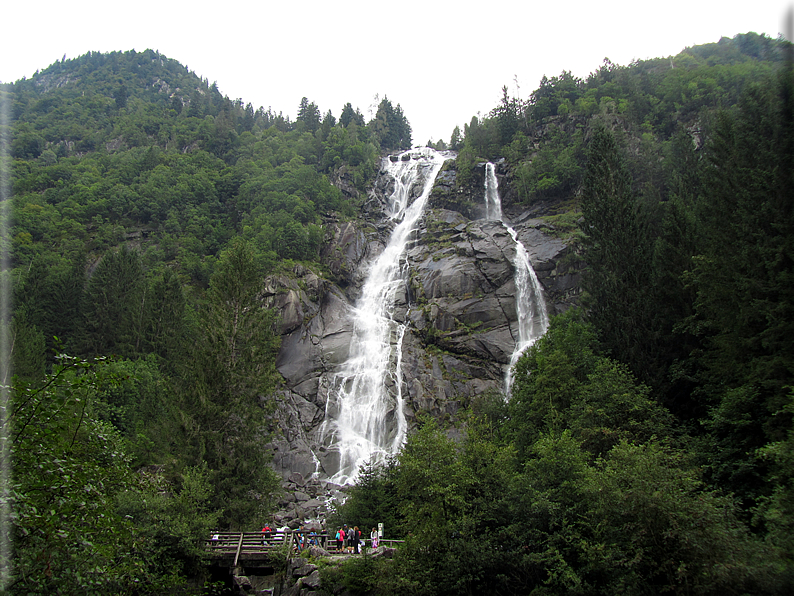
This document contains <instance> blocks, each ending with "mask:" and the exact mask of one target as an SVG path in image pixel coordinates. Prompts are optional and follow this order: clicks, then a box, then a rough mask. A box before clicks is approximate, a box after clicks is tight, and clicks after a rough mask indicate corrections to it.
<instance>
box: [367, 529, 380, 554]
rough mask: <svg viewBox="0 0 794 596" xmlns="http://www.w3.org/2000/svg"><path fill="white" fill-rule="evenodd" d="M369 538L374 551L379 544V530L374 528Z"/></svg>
mask: <svg viewBox="0 0 794 596" xmlns="http://www.w3.org/2000/svg"><path fill="white" fill-rule="evenodd" d="M369 538H370V540H371V541H372V550H375V549H376V548H378V542H379V540H378V539H379V536H378V528H372V532H370V534H369Z"/></svg>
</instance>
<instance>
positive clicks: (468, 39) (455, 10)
mask: <svg viewBox="0 0 794 596" xmlns="http://www.w3.org/2000/svg"><path fill="white" fill-rule="evenodd" d="M790 5H791V0H741V1H736V0H670V1H666V2H656V3H643V2H641V1H640V0H631V1H627V0H620V1H619V2H609V1H601V2H599V1H596V0H587V1H582V0H568V1H565V0H563V1H561V2H552V1H551V0H547V1H546V2H543V3H540V2H532V1H530V0H501V1H499V2H493V3H489V4H488V5H487V7H486V4H485V3H475V2H467V1H466V0H455V1H454V2H453V1H450V0H391V1H390V2H384V1H382V0H366V1H364V0H337V1H329V0H325V1H318V0H298V1H296V2H287V1H285V0H280V1H278V2H272V1H269V0H261V1H259V2H249V1H247V0H242V1H238V2H228V1H227V2H211V3H200V2H195V1H194V2H185V1H181V2H173V1H172V0H160V1H152V0H137V1H134V2H125V3H112V2H108V1H107V0H101V1H99V0H86V1H80V0H76V1H73V2H66V1H64V0H58V1H57V2H56V1H54V0H37V1H35V2H23V1H21V0H17V1H15V2H13V3H12V2H8V3H5V7H4V8H2V9H0V15H2V23H3V27H2V34H1V35H0V56H2V60H0V81H4V82H11V81H16V80H18V79H20V78H22V77H30V76H31V75H33V74H34V73H35V72H36V70H37V69H43V68H46V67H47V66H49V65H50V64H52V63H53V62H55V61H56V60H60V59H61V57H62V56H63V55H64V54H65V55H66V57H67V58H75V57H77V56H80V55H82V54H85V53H86V52H88V51H102V52H108V51H113V50H120V51H126V50H130V49H135V50H138V51H142V50H145V49H147V48H151V49H154V50H159V51H160V52H161V53H163V54H165V55H166V56H168V57H169V58H175V59H176V60H178V61H179V62H181V63H182V64H184V65H185V66H187V67H189V68H190V69H191V70H193V71H195V72H196V73H197V74H198V75H200V76H202V77H205V78H207V79H209V81H210V82H212V81H216V82H217V83H218V87H219V89H220V90H221V92H222V93H223V94H225V95H228V96H229V97H231V98H232V99H234V98H238V97H239V98H241V99H242V100H243V102H244V103H248V102H251V103H252V104H253V105H254V107H255V108H256V107H259V106H260V105H261V106H264V107H265V108H267V107H272V108H273V109H274V110H275V111H276V112H279V111H280V112H283V113H284V114H285V115H289V116H290V117H292V118H294V116H295V114H296V111H297V107H298V104H299V103H300V99H301V97H303V96H306V97H308V98H309V100H311V101H313V102H315V103H316V104H317V105H318V106H319V107H320V110H321V111H322V112H323V113H325V112H326V111H327V110H329V109H330V110H331V111H332V112H333V114H334V115H335V116H337V117H338V116H339V113H340V112H341V109H342V106H343V105H344V104H345V103H346V102H348V101H349V102H351V103H352V104H353V106H354V107H358V108H360V109H361V111H362V113H364V115H365V116H366V117H367V118H369V114H368V109H369V106H370V105H371V104H372V103H373V101H374V96H375V94H379V95H380V97H383V96H384V95H386V96H388V97H389V99H390V100H391V101H392V103H394V104H397V103H399V104H400V105H401V106H402V108H403V111H404V113H405V115H406V117H407V118H408V120H409V121H410V123H411V125H412V127H413V131H414V134H413V138H414V142H416V143H418V142H421V143H424V142H425V141H427V140H428V139H430V138H432V139H433V140H436V139H439V138H443V139H445V140H449V136H450V134H451V132H452V129H453V128H454V127H455V125H460V126H461V127H462V125H463V124H464V123H467V122H468V121H469V120H471V117H472V116H473V115H475V114H477V113H478V112H481V113H483V114H486V113H487V112H488V111H490V110H491V109H492V108H493V107H495V106H496V104H497V103H498V101H499V98H500V97H501V88H502V86H503V85H508V87H509V89H510V90H511V94H512V95H515V93H516V88H515V84H514V78H517V80H518V85H519V89H518V94H519V96H520V97H521V98H525V97H526V96H527V95H528V94H529V93H530V92H531V91H533V90H534V89H535V88H537V86H538V82H539V81H540V79H541V77H542V76H543V75H544V74H546V75H548V76H554V75H558V74H559V73H560V72H561V71H562V70H563V69H564V70H569V71H572V72H573V73H574V74H575V75H577V76H579V77H586V76H587V75H588V74H589V73H590V72H592V71H593V70H596V69H597V68H598V67H599V66H600V65H601V63H602V61H603V59H604V58H605V57H608V58H609V59H610V60H611V61H612V62H613V63H615V64H628V63H629V62H631V61H632V60H633V59H635V58H638V59H641V58H652V57H656V56H669V55H674V54H677V53H678V52H679V51H681V50H682V49H684V48H685V47H687V46H691V45H696V44H701V43H709V42H716V41H717V40H719V38H720V37H721V36H727V37H733V36H734V35H736V34H737V33H746V32H747V31H755V32H756V33H766V34H768V35H770V36H772V37H777V35H778V33H779V32H781V31H782V30H783V29H784V26H783V22H784V13H785V12H786V10H788V8H789V6H790Z"/></svg>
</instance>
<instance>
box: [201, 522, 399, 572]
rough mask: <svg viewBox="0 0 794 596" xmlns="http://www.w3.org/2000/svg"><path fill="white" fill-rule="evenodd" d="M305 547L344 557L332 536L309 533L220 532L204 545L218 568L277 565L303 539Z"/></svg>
mask: <svg viewBox="0 0 794 596" xmlns="http://www.w3.org/2000/svg"><path fill="white" fill-rule="evenodd" d="M301 536H302V537H303V538H304V544H306V545H307V546H308V544H309V543H310V542H311V541H312V540H314V541H315V542H316V544H317V546H319V547H321V548H324V549H325V550H326V551H328V552H329V553H330V554H341V553H340V551H339V550H338V549H337V547H336V540H335V539H334V537H332V536H331V537H329V535H328V533H326V532H323V533H316V532H305V531H303V532H302V531H299V530H295V531H294V532H292V531H287V532H281V531H273V532H270V533H268V534H265V533H264V532H217V533H215V534H213V535H212V537H211V538H210V539H209V540H207V541H206V542H205V543H204V545H205V549H206V550H207V551H208V552H209V554H210V556H211V557H212V559H213V560H214V561H215V562H216V563H218V564H228V565H229V566H230V567H237V565H238V564H242V563H243V562H245V563H248V564H256V563H264V562H268V561H273V555H274V554H275V553H276V552H279V551H283V552H284V555H285V556H286V557H290V556H292V555H293V554H296V553H297V552H298V545H299V544H300V543H301V540H300V537H301ZM402 542H403V541H402V540H381V544H383V545H392V546H396V545H397V544H399V543H402Z"/></svg>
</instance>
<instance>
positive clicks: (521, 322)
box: [485, 162, 549, 396]
mask: <svg viewBox="0 0 794 596" xmlns="http://www.w3.org/2000/svg"><path fill="white" fill-rule="evenodd" d="M485 217H486V218H487V219H490V220H495V221H500V222H502V224H503V225H504V226H505V228H507V231H508V232H509V233H510V236H511V237H512V238H513V241H514V242H515V243H516V256H515V258H514V259H513V268H514V269H515V282H516V314H517V315H518V339H517V340H516V347H515V350H514V351H513V354H512V355H511V356H510V367H509V368H508V369H507V373H506V375H505V395H508V396H509V395H510V389H511V388H512V386H513V367H514V366H515V364H516V362H518V359H519V357H520V356H521V354H522V353H523V352H524V350H526V349H527V348H528V347H529V346H531V345H532V344H534V343H535V342H536V341H537V340H538V338H540V337H541V336H542V335H543V334H544V333H546V329H547V328H548V326H549V316H548V313H547V312H546V302H545V301H544V300H543V293H542V290H541V287H540V282H539V281H538V278H537V276H536V275H535V270H534V269H533V268H532V264H531V263H530V262H529V256H528V255H527V251H526V249H525V248H524V245H523V244H522V243H521V241H520V240H519V239H518V233H517V232H516V231H515V230H514V229H513V227H512V226H510V225H509V224H508V223H507V222H505V221H504V218H503V216H502V201H501V199H500V198H499V181H498V180H497V178H496V167H495V166H494V164H492V163H491V162H488V163H487V164H486V165H485Z"/></svg>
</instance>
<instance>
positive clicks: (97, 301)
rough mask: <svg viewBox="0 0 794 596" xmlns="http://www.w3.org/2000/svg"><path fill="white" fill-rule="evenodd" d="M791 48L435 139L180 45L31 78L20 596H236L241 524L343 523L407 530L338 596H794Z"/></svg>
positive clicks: (21, 374) (26, 127) (16, 381)
mask: <svg viewBox="0 0 794 596" xmlns="http://www.w3.org/2000/svg"><path fill="white" fill-rule="evenodd" d="M791 52H792V49H791V45H790V44H788V43H787V42H785V41H782V40H773V39H770V38H767V37H764V36H759V35H756V34H754V33H748V34H744V35H737V36H736V37H735V38H733V39H727V38H723V39H721V40H719V42H716V43H711V44H706V45H702V46H696V47H692V48H687V49H686V50H684V51H683V52H681V53H680V54H678V55H676V56H671V57H665V58H658V59H653V60H643V61H637V62H634V63H632V64H630V65H627V66H620V65H615V64H612V63H611V62H609V61H608V60H605V61H604V64H603V66H602V67H601V68H599V69H598V70H597V71H595V72H594V73H592V74H591V75H590V76H589V77H587V78H586V79H578V78H576V77H574V76H573V75H571V74H570V73H568V72H563V73H561V74H560V75H559V76H554V77H551V78H547V77H544V78H543V80H542V81H541V82H540V86H539V87H538V89H536V90H535V91H534V92H533V93H532V94H531V95H530V97H529V98H528V99H525V100H520V99H518V98H516V97H511V96H510V94H509V91H508V89H507V88H506V87H505V88H504V90H503V97H502V100H501V102H500V103H499V105H497V106H496V107H494V108H493V110H491V111H490V112H489V113H488V114H487V115H486V116H484V117H474V118H472V120H471V121H470V122H469V123H468V124H466V125H465V126H464V127H463V130H462V131H461V130H460V129H459V128H456V129H455V130H454V131H452V134H451V137H450V140H449V143H447V142H446V141H439V142H437V143H435V144H433V146H432V147H430V146H428V147H414V148H412V147H411V145H412V139H411V127H410V124H409V123H408V119H407V117H406V115H405V114H403V112H402V109H401V108H400V106H399V104H393V103H392V102H391V101H390V100H389V99H387V98H384V99H382V100H381V101H380V103H379V105H378V108H377V111H376V113H375V114H374V116H373V117H372V118H371V119H370V120H369V121H367V120H366V119H365V118H364V116H363V115H362V114H361V112H360V111H359V110H358V109H357V108H355V107H353V106H352V105H351V104H349V103H348V104H346V105H344V106H337V107H336V108H338V109H339V112H338V114H339V115H338V118H337V117H335V116H334V114H333V113H332V111H331V109H328V107H327V106H324V107H323V109H322V110H321V109H320V107H319V106H317V105H316V104H315V103H314V102H312V101H311V100H310V99H309V98H303V100H302V101H301V103H300V105H299V106H298V111H297V116H296V118H295V120H294V121H292V120H290V119H289V118H287V117H284V116H283V115H282V114H281V113H275V112H274V111H273V110H272V109H271V108H268V109H267V110H265V109H263V108H258V109H255V108H254V107H253V106H251V104H244V102H243V101H242V100H240V99H237V100H230V99H229V98H227V97H224V96H223V95H222V94H220V93H219V91H218V89H217V86H216V85H215V84H214V83H213V84H209V81H207V80H204V79H202V78H200V77H198V76H197V75H196V74H195V73H192V72H190V71H188V70H187V69H186V68H185V67H184V66H182V65H180V64H179V63H178V62H176V61H175V60H173V59H169V58H166V57H165V56H162V55H161V54H159V53H158V52H154V51H151V50H147V51H145V52H135V51H131V52H113V53H109V54H101V53H89V54H87V55H85V56H82V57H80V58H77V59H74V60H64V61H62V62H56V63H55V64H53V65H51V66H50V67H48V68H46V69H44V70H42V71H40V72H37V73H36V74H35V75H33V76H32V77H31V78H30V79H23V80H21V81H17V82H16V83H14V84H11V85H5V86H2V87H0V93H2V101H4V102H6V105H7V106H8V108H9V109H8V111H9V113H10V115H11V116H12V118H11V123H10V125H9V127H7V128H6V129H4V130H2V131H1V132H2V134H3V135H4V137H5V139H6V140H7V141H8V143H7V146H9V147H10V149H11V156H10V157H11V158H10V160H8V162H7V166H6V165H4V166H3V167H7V168H8V173H9V174H10V175H9V180H10V187H11V197H8V198H5V200H7V201H9V202H10V204H11V206H12V213H13V221H12V224H11V229H10V232H9V233H8V234H7V235H6V236H5V237H4V238H5V239H4V242H5V243H6V246H8V247H9V248H10V251H11V261H10V268H9V270H7V271H5V272H4V275H5V276H6V279H7V280H8V283H9V285H10V287H11V288H12V291H13V305H14V306H13V310H12V313H11V314H10V315H9V317H8V319H7V320H4V321H3V322H2V323H3V325H4V326H5V331H6V335H7V337H8V338H9V339H10V341H9V344H10V347H11V357H10V359H9V361H7V362H4V363H3V364H2V370H0V372H2V376H3V382H4V384H7V385H10V386H11V388H12V390H11V401H10V404H9V407H8V408H7V412H8V416H7V421H6V423H5V424H6V426H5V432H6V435H5V436H8V437H9V442H10V443H11V456H12V458H13V461H14V474H13V477H12V479H11V480H10V484H9V486H10V488H11V490H10V495H11V511H12V512H13V516H12V517H11V519H10V525H9V527H10V533H11V536H12V539H13V546H14V548H13V554H12V556H13V565H12V566H11V567H9V568H8V569H10V571H8V572H7V573H6V572H4V573H5V575H3V577H2V578H0V580H2V582H3V585H2V586H0V588H3V589H8V590H9V591H10V593H97V594H104V593H107V594H114V593H129V594H147V593H150V594H160V593H166V592H168V593H174V594H177V593H184V594H202V593H207V592H206V591H205V590H209V589H210V588H209V587H205V586H204V582H205V580H208V579H209V576H208V574H207V571H206V568H205V567H204V562H205V553H204V551H203V549H202V548H201V546H200V540H201V539H203V538H206V537H207V536H209V534H210V531H211V530H213V529H218V528H223V529H247V530H251V529H254V528H260V527H262V526H263V525H264V522H270V523H272V522H276V523H277V524H278V525H288V526H290V527H297V526H299V525H301V524H303V523H306V522H307V521H309V520H314V521H317V520H318V519H322V520H323V521H324V522H325V523H327V524H328V527H329V528H331V527H333V526H334V525H335V524H339V523H343V522H344V523H350V522H353V523H354V524H355V525H358V526H359V527H361V528H371V527H373V526H376V525H377V523H379V522H385V525H386V528H387V532H388V534H389V537H395V538H405V539H406V542H405V544H404V545H403V546H402V547H401V548H400V549H399V550H398V552H397V553H396V554H395V555H394V557H393V558H362V559H352V560H350V561H348V562H347V563H345V565H343V566H341V567H337V568H327V569H324V570H323V571H322V581H323V586H325V587H326V589H327V590H328V591H329V593H330V591H331V590H337V591H341V590H343V589H346V590H348V591H349V593H362V594H364V593H367V594H428V595H430V594H433V595H435V594H464V593H465V594H468V593H494V594H496V593H498V594H526V593H537V594H571V593H580V594H613V593H627V594H651V593H662V592H672V593H676V594H679V593H680V594H689V593H698V594H715V595H716V594H725V593H736V594H787V593H790V591H791V590H792V588H793V587H794V572H792V569H794V541H792V536H794V511H793V509H794V492H792V487H794V477H793V476H792V470H794V456H793V455H792V454H794V433H793V432H792V414H794V409H793V408H794V403H793V402H792V389H791V388H792V387H794V342H792V341H791V337H792V336H794V296H792V293H794V270H793V266H794V206H793V205H792V199H793V197H792V193H793V192H794V180H792V179H791V178H792V176H793V175H794V173H793V171H794V170H792V167H791V164H792V163H794V104H793V103H792V102H794V79H792V67H791V64H792V62H791V55H790V54H791ZM429 145H430V144H429ZM497 206H498V210H497V208H496V207H497ZM533 279H534V284H533V283H532V282H533ZM343 483H347V484H348V487H347V488H346V493H347V499H346V501H345V502H344V504H341V503H340V502H337V503H336V507H331V506H329V504H328V503H327V502H326V500H325V498H326V497H331V496H334V495H337V494H339V493H338V491H339V490H340V488H341V487H340V486H339V485H340V484H343ZM295 491H300V492H295ZM298 495H300V498H297V496H298ZM76 537H79V539H78V538H76ZM431 538H432V539H431ZM295 590H300V588H299V587H296V588H295ZM295 593H297V592H295Z"/></svg>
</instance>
